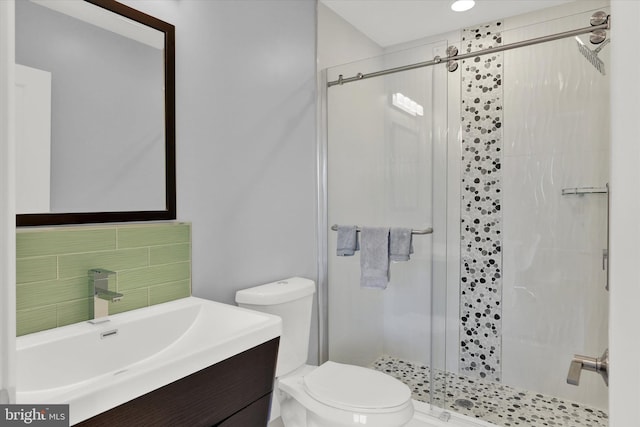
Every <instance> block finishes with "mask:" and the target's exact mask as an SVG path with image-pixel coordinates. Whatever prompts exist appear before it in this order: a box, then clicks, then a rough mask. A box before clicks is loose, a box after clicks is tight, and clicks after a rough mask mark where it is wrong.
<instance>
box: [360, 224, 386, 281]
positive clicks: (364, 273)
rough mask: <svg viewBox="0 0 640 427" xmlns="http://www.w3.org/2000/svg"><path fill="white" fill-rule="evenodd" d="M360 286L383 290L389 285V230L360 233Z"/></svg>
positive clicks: (372, 229) (371, 228)
mask: <svg viewBox="0 0 640 427" xmlns="http://www.w3.org/2000/svg"><path fill="white" fill-rule="evenodd" d="M360 269H361V271H360V286H362V287H363V288H379V289H385V288H386V287H387V283H389V228H375V227H362V230H361V231H360Z"/></svg>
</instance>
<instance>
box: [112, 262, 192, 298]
mask: <svg viewBox="0 0 640 427" xmlns="http://www.w3.org/2000/svg"><path fill="white" fill-rule="evenodd" d="M190 270H191V264H190V263H189V262H178V263H173V264H162V265H154V266H151V267H147V268H141V269H139V270H128V271H123V272H122V273H121V274H118V292H119V291H126V290H127V289H136V288H141V287H149V286H154V285H160V284H163V283H167V282H175V281H178V280H182V279H188V278H189V276H190Z"/></svg>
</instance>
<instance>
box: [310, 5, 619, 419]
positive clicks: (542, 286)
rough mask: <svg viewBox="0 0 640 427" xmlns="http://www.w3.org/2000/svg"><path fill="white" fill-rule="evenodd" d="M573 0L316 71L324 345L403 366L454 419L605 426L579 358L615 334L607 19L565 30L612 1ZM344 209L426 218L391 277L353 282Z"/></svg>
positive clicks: (596, 386)
mask: <svg viewBox="0 0 640 427" xmlns="http://www.w3.org/2000/svg"><path fill="white" fill-rule="evenodd" d="M592 4H593V3H590V5H592ZM572 7H573V8H571V7H561V8H553V9H549V10H545V11H539V12H536V13H532V14H529V15H523V16H517V17H512V18H506V19H504V20H500V21H494V22H490V23H484V24H479V25H477V26H472V27H467V28H464V29H462V30H461V31H460V32H457V33H455V34H456V35H457V37H456V38H454V37H453V36H452V35H450V34H449V35H447V37H442V38H441V39H438V38H431V39H430V40H427V41H425V42H424V43H412V44H411V45H407V46H403V48H402V49H387V50H386V51H385V52H382V53H383V54H382V55H380V56H377V57H375V58H371V59H367V60H361V61H357V62H354V63H349V64H345V65H340V66H336V67H331V68H329V69H327V70H326V72H325V73H323V75H324V76H326V82H325V83H328V86H329V87H328V88H327V89H326V96H325V111H324V113H325V118H326V123H325V127H326V138H324V139H325V141H323V150H321V151H322V152H323V153H324V157H323V161H324V162H325V163H324V164H325V167H326V169H325V170H326V183H325V186H324V189H323V190H324V192H326V205H325V208H326V209H325V210H326V217H325V218H324V220H323V221H326V229H325V230H324V232H326V237H327V242H326V246H327V254H326V264H327V271H326V292H325V293H324V298H326V306H327V309H326V316H327V328H326V330H325V331H324V333H325V334H326V337H325V338H326V339H325V342H326V345H327V355H328V358H329V360H333V361H336V362H344V363H350V364H356V365H361V366H369V367H372V368H374V369H378V370H381V371H383V372H385V373H387V374H389V375H392V376H394V377H396V378H398V379H400V380H402V381H404V382H405V383H406V384H408V385H409V387H410V388H411V389H412V391H413V397H414V399H415V400H416V401H421V402H425V403H427V404H430V408H432V411H433V414H434V415H435V416H438V417H440V418H441V419H443V420H447V419H449V417H450V416H451V414H454V415H455V414H463V415H467V416H469V417H472V418H474V419H476V421H477V422H478V423H482V422H488V423H493V424H495V425H499V426H527V427H538V426H549V425H555V426H606V425H607V385H606V383H605V381H603V376H601V375H598V374H596V373H593V372H585V371H584V369H583V370H582V374H581V376H580V377H579V381H578V378H577V375H578V374H579V373H580V370H579V369H574V370H573V371H572V372H571V375H570V372H569V368H570V366H573V367H574V368H576V367H578V368H580V367H581V366H582V365H581V364H580V362H579V361H580V360H582V359H576V355H578V354H581V355H588V356H592V357H593V358H594V359H587V361H586V362H585V363H584V364H585V365H588V363H587V362H589V361H591V360H593V362H594V363H595V362H596V359H595V357H597V356H598V357H599V356H601V355H602V353H603V352H604V351H605V349H606V348H607V339H608V338H607V319H608V298H609V297H608V281H607V263H608V256H609V253H608V242H607V238H608V237H607V230H608V225H607V224H608V192H609V187H608V184H607V183H608V176H609V118H608V117H609V113H608V112H609V81H608V75H607V66H608V48H607V44H608V43H609V41H610V38H609V37H610V32H609V31H606V33H605V35H604V38H603V39H600V40H596V41H598V42H600V43H602V42H603V41H604V43H603V44H600V45H595V44H591V42H590V41H589V38H590V36H591V35H592V34H590V33H586V34H581V35H569V33H568V32H569V31H570V30H575V29H578V28H583V27H587V26H589V25H590V20H591V17H592V16H593V15H594V12H597V11H604V12H605V13H604V16H605V17H606V15H607V14H608V8H607V4H606V3H602V5H599V7H598V9H589V10H584V9H585V8H584V7H583V9H582V10H577V8H579V7H580V6H578V5H573V6H572ZM591 24H592V25H597V23H593V22H592V23H591ZM558 33H566V34H564V35H563V36H562V37H558V39H557V40H552V41H546V42H544V43H539V44H527V45H526V46H522V47H518V48H514V49H509V50H505V51H502V52H501V51H497V50H498V49H496V50H494V51H493V52H492V53H490V54H485V55H469V57H468V58H465V59H460V60H457V61H454V62H452V63H449V64H447V61H438V60H437V59H436V61H434V62H436V64H435V65H427V66H422V67H417V68H411V67H406V66H407V65H409V64H416V63H421V62H424V61H427V60H429V59H431V58H434V57H436V58H438V57H440V58H446V57H447V56H449V55H452V52H453V51H452V50H450V49H451V46H453V47H456V48H457V49H458V50H459V52H460V54H461V55H464V54H466V53H468V52H477V51H481V50H483V49H487V48H490V47H494V48H495V47H498V46H504V45H510V44H512V43H516V42H521V41H525V40H531V39H536V38H540V37H546V36H549V35H551V34H558ZM434 40H435V41H434ZM611 42H612V43H615V40H613V41H611ZM523 44H525V43H523ZM598 46H600V47H598ZM388 69H394V72H391V73H380V75H377V74H373V75H372V74H371V73H376V72H378V71H380V70H388ZM358 73H360V74H358ZM351 76H355V78H354V79H349V78H350V77H351ZM351 80H353V81H351ZM334 224H335V225H357V226H360V227H364V226H382V227H408V228H412V229H414V230H425V229H428V228H432V229H433V232H432V233H430V234H422V233H416V234H414V235H413V247H414V248H413V249H414V251H413V254H412V255H411V257H410V260H409V261H403V262H397V263H391V264H390V267H389V283H388V286H387V288H386V289H384V290H380V289H368V288H362V287H361V286H360V256H361V254H359V253H358V252H356V253H355V255H354V256H349V257H345V256H336V232H335V231H333V230H332V229H331V226H332V225H334ZM321 297H322V295H321ZM572 361H574V362H576V363H574V364H573V365H572V364H571V362H572ZM600 361H601V359H597V362H598V363H599V362H600ZM568 377H569V378H568ZM605 377H606V376H605ZM576 382H578V384H577V385H574V384H575V383H576ZM570 383H572V384H570ZM454 418H455V416H454ZM452 422H453V421H452Z"/></svg>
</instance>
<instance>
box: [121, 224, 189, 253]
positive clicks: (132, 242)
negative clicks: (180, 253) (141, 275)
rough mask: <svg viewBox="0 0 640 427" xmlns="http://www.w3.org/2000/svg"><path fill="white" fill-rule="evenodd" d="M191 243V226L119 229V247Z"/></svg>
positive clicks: (143, 226) (144, 226) (169, 225)
mask: <svg viewBox="0 0 640 427" xmlns="http://www.w3.org/2000/svg"><path fill="white" fill-rule="evenodd" d="M189 242H191V225H189V224H181V225H173V224H168V225H153V226H149V225H141V226H138V227H130V228H120V229H118V247H120V248H138V247H141V246H158V245H170V244H174V243H189Z"/></svg>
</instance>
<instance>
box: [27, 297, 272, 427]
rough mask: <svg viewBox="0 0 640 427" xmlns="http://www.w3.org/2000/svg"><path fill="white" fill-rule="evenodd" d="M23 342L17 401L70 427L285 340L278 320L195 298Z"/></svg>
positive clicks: (42, 334) (51, 332) (82, 325)
mask: <svg viewBox="0 0 640 427" xmlns="http://www.w3.org/2000/svg"><path fill="white" fill-rule="evenodd" d="M109 319H110V320H109V321H108V322H106V323H102V324H98V325H93V324H90V323H79V324H74V325H69V326H64V327H61V328H56V329H52V330H49V331H43V332H37V333H34V334H30V335H25V336H22V337H18V338H17V352H18V354H17V368H18V370H17V393H16V394H17V397H16V398H17V403H29V404H32V403H33V404H36V403H42V404H57V403H68V404H70V418H71V420H70V421H71V424H74V423H78V422H80V421H82V420H84V419H87V418H90V417H92V416H94V415H97V414H99V413H100V412H103V411H106V410H108V409H110V408H113V407H115V406H118V405H120V404H122V403H125V402H127V401H129V400H131V399H134V398H136V397H138V396H141V395H143V394H145V393H148V392H150V391H153V390H155V389H157V388H159V387H162V386H164V385H166V384H169V383H171V382H173V381H176V380H178V379H180V378H183V377H185V376H187V375H189V374H192V373H194V372H197V371H199V370H201V369H203V368H206V367H207V366H210V365H213V364H215V363H217V362H220V361H222V360H224V359H227V358H229V357H231V356H234V355H235V354H238V353H241V352H243V351H245V350H248V349H250V348H252V347H255V346H256V345H259V344H262V343H264V342H267V341H269V340H271V339H273V338H275V337H278V336H280V334H281V331H282V322H281V320H280V318H279V317H277V316H273V315H269V314H266V313H261V312H257V311H252V310H247V309H244V308H240V307H236V306H232V305H228V304H222V303H218V302H214V301H209V300H205V299H201V298H195V297H189V298H184V299H180V300H176V301H172V302H168V303H164V304H159V305H154V306H151V307H147V308H142V309H139V310H134V311H129V312H125V313H121V314H116V315H113V316H110V317H109Z"/></svg>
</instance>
